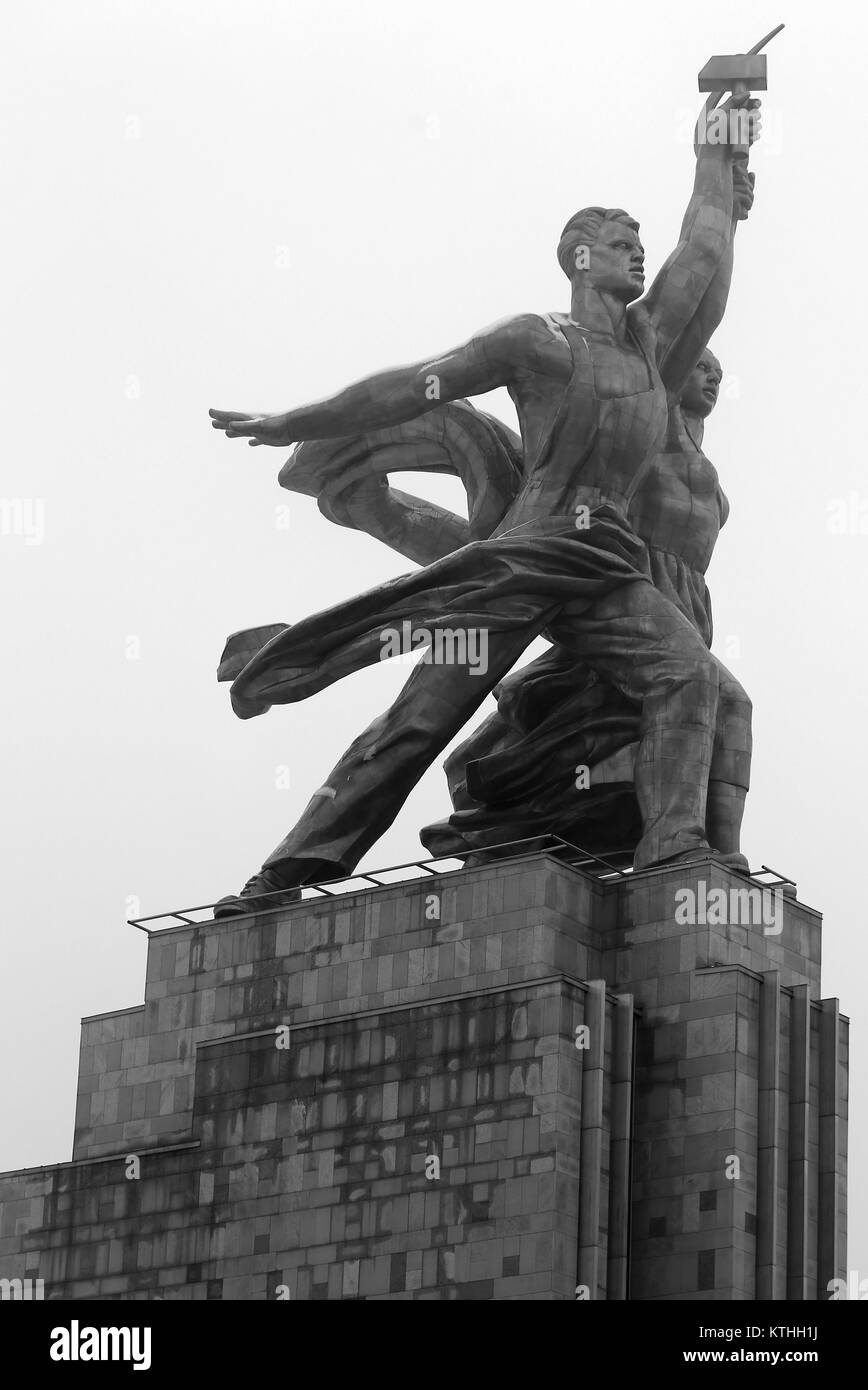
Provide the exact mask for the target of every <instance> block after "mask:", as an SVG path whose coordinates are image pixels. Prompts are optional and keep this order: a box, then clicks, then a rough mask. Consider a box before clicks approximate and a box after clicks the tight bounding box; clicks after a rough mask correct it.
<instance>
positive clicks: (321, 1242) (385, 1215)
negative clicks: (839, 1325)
mask: <svg viewBox="0 0 868 1390" xmlns="http://www.w3.org/2000/svg"><path fill="white" fill-rule="evenodd" d="M740 882H741V881H740V880H738V879H736V878H735V877H734V876H732V875H729V874H728V871H726V870H724V869H722V868H721V867H720V866H718V865H714V864H713V863H711V862H709V863H708V864H700V865H698V866H691V868H690V871H689V872H686V871H685V870H684V869H683V868H682V869H681V870H680V871H674V870H657V871H654V872H652V873H648V874H645V875H637V876H635V877H634V878H632V879H631V878H628V879H620V880H618V879H613V880H610V881H600V880H598V879H596V878H593V877H591V876H589V875H587V874H585V873H582V872H581V871H579V870H578V869H576V868H574V867H571V866H569V865H567V864H564V863H562V862H559V861H558V860H557V859H555V858H552V857H550V856H547V855H545V854H535V855H526V856H523V857H521V858H518V859H514V860H506V861H498V862H497V863H495V864H492V865H490V866H488V867H477V868H474V869H468V870H462V871H460V872H456V873H451V874H444V875H442V876H440V877H437V878H427V879H424V880H415V881H412V882H410V883H402V884H395V885H391V886H389V887H383V888H379V889H373V888H372V889H367V890H364V891H361V892H353V893H348V894H345V895H341V896H339V897H337V898H335V899H331V900H329V899H324V900H323V899H320V900H310V901H306V902H303V903H299V904H297V905H296V906H294V907H292V908H289V909H283V910H280V911H275V912H272V913H268V914H262V915H259V916H257V917H255V918H254V917H251V918H248V919H243V920H241V921H240V922H238V921H222V922H206V923H202V924H201V925H198V926H186V925H183V926H179V927H175V928H172V929H170V930H167V931H163V932H157V933H154V934H153V935H152V936H151V937H150V938H149V941H148V962H147V980H146V987H145V999H144V1004H142V1005H138V1006H136V1007H134V1008H130V1009H124V1010H119V1011H114V1012H112V1013H108V1014H104V1015H100V1016H97V1017H93V1018H88V1019H85V1020H84V1021H83V1026H82V1044H81V1064H80V1076H79V1087H78V1101H77V1108H76V1126H75V1140H74V1149H73V1160H72V1162H70V1163H68V1164H58V1165H54V1166H52V1167H49V1168H43V1169H36V1170H29V1171H24V1172H19V1173H12V1174H4V1175H0V1279H2V1278H7V1279H12V1280H14V1279H16V1278H20V1279H25V1278H28V1277H30V1278H42V1279H43V1280H44V1281H45V1290H46V1296H47V1297H56V1298H79V1297H83V1298H99V1299H107V1298H109V1299H110V1298H123V1299H147V1298H154V1297H160V1298H170V1297H171V1298H183V1299H186V1298H193V1299H208V1298H211V1299H217V1298H219V1299H258V1298H289V1299H296V1300H298V1299H311V1298H317V1299H335V1298H340V1299H346V1298H364V1299H368V1298H371V1299H390V1300H418V1299H426V1300H427V1299H435V1300H440V1299H448V1300H451V1299H461V1300H464V1299H474V1298H478V1299H482V1300H490V1299H516V1298H518V1299H543V1300H552V1299H556V1300H559V1299H567V1298H569V1299H574V1298H576V1297H577V1296H578V1297H587V1298H590V1299H625V1298H640V1299H650V1298H684V1297H699V1298H709V1299H732V1298H754V1297H773V1298H781V1299H784V1298H790V1299H811V1298H816V1297H821V1296H823V1292H822V1291H823V1288H824V1281H825V1279H826V1277H827V1276H828V1277H829V1278H831V1277H833V1276H834V1275H841V1274H842V1273H843V1271H844V1270H845V1246H844V1236H845V1226H844V1199H845V1173H846V1020H844V1019H842V1018H841V1016H840V1014H839V1012H838V1008H837V1001H835V1000H828V1001H820V1000H819V999H818V998H817V992H818V982H819V965H820V959H819V948H820V922H819V917H818V915H817V914H816V913H813V912H812V911H811V910H810V909H808V908H805V907H804V906H803V905H801V904H799V903H797V902H796V901H795V900H794V899H793V898H789V899H786V900H785V901H783V903H782V904H780V909H781V911H780V930H777V929H775V930H774V932H773V934H768V933H767V932H765V931H764V930H763V928H762V925H759V926H757V925H756V924H754V925H751V924H750V923H748V924H744V923H739V922H736V921H729V922H724V923H717V922H715V921H712V922H709V921H708V920H701V921H693V922H691V921H688V922H685V921H682V920H679V916H678V914H677V913H676V912H675V910H674V904H675V896H674V895H675V894H676V892H678V891H679V890H680V889H683V888H684V887H685V885H686V886H688V887H689V888H690V889H691V891H693V892H695V893H696V894H700V895H701V893H702V892H707V889H708V888H709V886H711V885H717V886H719V887H724V888H726V889H727V890H728V889H729V888H730V887H731V886H732V885H733V884H735V886H736V887H737V886H738V884H739V883H740ZM702 885H704V887H703V886H702ZM701 915H702V914H700V916H701ZM707 917H708V914H705V918H706V919H707ZM729 1157H734V1158H736V1159H737V1160H738V1165H737V1166H738V1170H739V1171H738V1176H737V1177H732V1176H728V1175H727V1168H726V1164H727V1161H728V1158H729ZM830 1271H831V1273H830ZM0 1292H2V1286H0Z"/></svg>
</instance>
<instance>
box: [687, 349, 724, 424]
mask: <svg viewBox="0 0 868 1390" xmlns="http://www.w3.org/2000/svg"><path fill="white" fill-rule="evenodd" d="M722 377H723V368H722V367H721V365H720V362H719V360H718V359H717V358H716V357H715V355H714V353H713V352H712V351H711V349H710V348H706V349H705V352H704V353H703V354H702V356H701V357H700V359H699V361H698V362H697V364H696V366H695V367H694V368H693V371H692V372H691V373H690V376H689V377H688V378H687V382H686V384H685V386H684V390H683V391H682V392H681V401H680V404H681V408H682V410H686V411H687V412H688V414H689V415H698V416H699V417H700V419H701V420H704V419H705V417H706V416H707V415H710V414H711V412H712V410H713V409H714V407H715V406H716V405H717V396H718V392H719V390H720V382H721V379H722Z"/></svg>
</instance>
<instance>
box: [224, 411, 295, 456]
mask: <svg viewBox="0 0 868 1390" xmlns="http://www.w3.org/2000/svg"><path fill="white" fill-rule="evenodd" d="M208 414H209V415H210V416H211V428H212V429H215V430H223V432H224V433H225V435H226V438H227V439H246V440H247V442H248V443H249V444H251V445H253V446H254V447H255V446H256V445H258V444H274V445H277V446H278V447H280V446H282V445H285V444H294V443H295V442H296V441H295V440H294V439H293V438H292V435H291V434H290V432H289V416H288V415H245V414H244V413H243V412H242V411H239V410H209V411H208Z"/></svg>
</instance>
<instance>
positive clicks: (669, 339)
mask: <svg viewBox="0 0 868 1390" xmlns="http://www.w3.org/2000/svg"><path fill="white" fill-rule="evenodd" d="M740 106H747V107H748V108H749V110H750V111H751V113H752V115H751V125H752V130H751V139H753V138H756V134H757V133H758V118H757V117H756V116H755V115H754V114H753V113H755V112H756V110H757V107H758V106H759V103H758V102H757V101H755V100H753V99H752V98H748V97H731V98H730V100H729V101H728V102H726V103H724V107H723V108H721V109H722V110H723V109H725V110H732V109H735V108H737V107H740ZM732 209H733V188H732V151H731V148H730V146H729V145H726V144H715V143H711V142H708V141H707V142H705V143H703V144H701V145H699V147H698V154H697V161H696V179H695V183H694V189H693V196H692V198H691V200H690V203H689V205H688V208H687V212H686V214H685V217H684V222H683V224H682V227H681V236H680V237H679V241H678V245H677V246H676V248H675V250H674V251H673V252H672V255H671V256H670V257H669V259H668V260H667V261H666V263H665V265H664V266H663V268H662V269H661V270H660V272H659V274H658V275H657V277H656V278H655V280H654V283H653V284H652V286H651V289H650V290H649V292H648V294H647V295H646V297H645V298H644V299H643V300H642V301H641V306H642V308H643V309H644V310H645V312H646V313H647V314H648V315H649V316H650V319H651V324H652V326H653V328H654V329H655V331H656V335H657V361H658V365H659V366H660V370H661V373H662V372H663V371H664V370H665V368H666V361H667V358H668V356H669V354H670V353H671V352H672V350H673V348H674V347H675V345H676V344H677V343H678V342H679V339H680V338H681V337H682V335H683V333H684V331H685V329H686V328H687V326H688V325H689V324H690V323H691V321H692V320H693V319H694V317H695V315H696V313H697V311H698V310H699V307H700V305H701V303H702V301H703V299H704V297H705V294H706V292H707V290H708V288H709V286H710V285H711V282H712V280H713V279H714V277H715V275H716V274H717V271H718V269H719V267H720V266H721V265H722V263H723V262H724V260H725V258H726V256H727V255H728V254H729V252H730V250H731V244H732V223H733V217H732Z"/></svg>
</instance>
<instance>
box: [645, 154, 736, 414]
mask: <svg viewBox="0 0 868 1390" xmlns="http://www.w3.org/2000/svg"><path fill="white" fill-rule="evenodd" d="M732 180H733V207H732V233H731V236H730V239H729V244H728V246H727V248H726V250H725V251H724V254H723V259H722V260H721V262H720V265H719V266H718V267H717V270H716V272H715V274H714V277H713V279H712V281H711V284H710V285H709V287H708V289H707V290H706V292H705V294H704V295H703V297H702V301H701V303H700V305H699V308H698V309H697V311H696V313H695V314H694V316H693V318H692V319H691V320H690V322H689V323H688V324H687V325H686V327H685V329H684V331H683V333H682V334H681V336H680V337H679V338H678V340H677V342H675V343H674V344H673V345H672V347H671V348H670V350H669V352H668V353H667V355H666V359H665V361H664V362H663V363H662V365H661V368H660V375H661V376H662V378H663V384H664V386H665V387H666V389H667V391H670V392H671V393H672V394H673V395H674V396H676V397H680V395H681V392H682V391H683V390H684V387H685V385H686V384H687V379H688V377H689V376H690V373H691V372H692V371H693V368H694V367H695V366H696V363H697V362H698V361H699V359H700V357H701V356H702V354H703V352H704V351H705V349H706V347H707V346H708V343H709V340H710V339H711V338H712V336H713V335H714V333H715V332H716V330H717V329H718V327H719V326H720V323H721V321H722V319H723V315H724V312H725V310H726V304H727V300H728V298H729V289H730V284H731V282H732V264H733V251H734V240H735V230H736V227H737V226H738V224H739V222H740V221H744V220H745V219H746V218H747V216H748V214H749V212H750V209H751V207H752V205H753V183H754V176H753V174H749V173H748V172H747V168H746V166H745V163H744V161H743V160H733V162H732Z"/></svg>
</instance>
